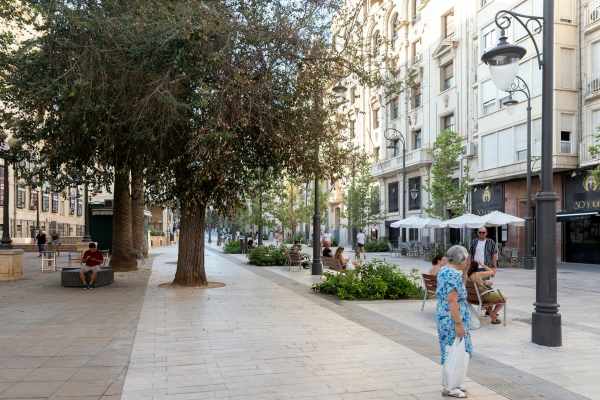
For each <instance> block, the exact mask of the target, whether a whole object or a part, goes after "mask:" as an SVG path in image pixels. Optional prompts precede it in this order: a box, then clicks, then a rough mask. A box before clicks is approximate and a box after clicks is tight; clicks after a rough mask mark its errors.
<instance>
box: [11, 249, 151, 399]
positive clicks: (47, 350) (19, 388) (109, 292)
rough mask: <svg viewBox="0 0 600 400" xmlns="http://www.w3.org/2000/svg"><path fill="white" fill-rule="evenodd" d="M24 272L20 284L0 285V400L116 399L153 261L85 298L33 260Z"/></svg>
mask: <svg viewBox="0 0 600 400" xmlns="http://www.w3.org/2000/svg"><path fill="white" fill-rule="evenodd" d="M58 263H59V266H63V265H66V263H67V257H66V256H64V255H63V256H61V257H59V258H58ZM23 264H24V266H23V270H24V275H25V279H22V280H19V281H15V282H0V399H11V398H18V399H23V398H27V399H28V398H36V399H47V398H50V399H61V398H69V399H75V398H77V399H89V400H92V399H100V398H101V399H106V400H108V399H118V398H120V395H121V390H122V387H123V383H124V379H125V372H126V369H127V365H128V364H129V358H130V355H131V348H132V344H133V338H134V335H135V331H136V328H137V321H138V317H139V313H140V310H141V306H142V300H143V296H144V293H145V291H146V287H147V281H148V278H149V276H150V268H151V266H152V260H147V261H146V264H145V265H141V266H140V267H142V269H141V270H140V272H130V273H115V283H114V284H113V285H109V286H103V287H100V288H96V289H94V290H86V291H84V290H82V289H81V288H63V287H61V286H60V272H59V271H56V272H53V271H45V272H43V273H42V271H41V261H40V258H38V257H37V254H36V253H25V254H24V260H23Z"/></svg>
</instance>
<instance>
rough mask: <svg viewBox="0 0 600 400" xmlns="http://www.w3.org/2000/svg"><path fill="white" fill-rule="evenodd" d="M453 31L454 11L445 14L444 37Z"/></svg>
mask: <svg viewBox="0 0 600 400" xmlns="http://www.w3.org/2000/svg"><path fill="white" fill-rule="evenodd" d="M453 33H454V12H453V13H452V14H448V15H447V16H446V37H448V36H450V35H452V34H453Z"/></svg>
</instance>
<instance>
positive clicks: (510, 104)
mask: <svg viewBox="0 0 600 400" xmlns="http://www.w3.org/2000/svg"><path fill="white" fill-rule="evenodd" d="M507 92H508V93H510V98H509V99H508V100H507V101H506V102H505V103H504V106H505V109H506V112H507V113H508V115H512V114H513V113H514V112H515V108H516V106H517V103H518V101H517V100H515V99H513V95H514V93H515V92H521V93H523V94H524V95H525V96H526V97H527V189H526V192H527V199H526V202H527V203H526V206H525V207H526V213H525V255H524V256H523V269H533V218H532V217H531V93H530V92H529V87H528V86H527V84H526V83H525V81H524V80H523V79H521V78H520V77H518V76H517V81H516V82H515V83H513V84H512V85H511V86H510V88H509V89H508V90H507Z"/></svg>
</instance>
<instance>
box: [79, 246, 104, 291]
mask: <svg viewBox="0 0 600 400" xmlns="http://www.w3.org/2000/svg"><path fill="white" fill-rule="evenodd" d="M81 261H83V262H84V263H85V265H84V266H83V267H81V269H80V270H79V278H81V282H83V289H84V290H85V289H93V288H94V281H95V280H96V276H98V271H100V266H101V265H102V263H103V262H104V257H103V256H102V252H101V251H98V249H96V244H95V243H90V249H89V250H88V251H86V252H85V253H83V258H82V259H81ZM89 271H92V277H91V278H90V283H89V284H86V283H85V273H86V272H89Z"/></svg>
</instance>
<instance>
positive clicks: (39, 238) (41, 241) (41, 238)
mask: <svg viewBox="0 0 600 400" xmlns="http://www.w3.org/2000/svg"><path fill="white" fill-rule="evenodd" d="M36 239H37V242H38V244H44V243H46V234H45V233H42V234H41V235H40V234H39V233H38V235H37V236H36Z"/></svg>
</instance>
